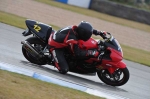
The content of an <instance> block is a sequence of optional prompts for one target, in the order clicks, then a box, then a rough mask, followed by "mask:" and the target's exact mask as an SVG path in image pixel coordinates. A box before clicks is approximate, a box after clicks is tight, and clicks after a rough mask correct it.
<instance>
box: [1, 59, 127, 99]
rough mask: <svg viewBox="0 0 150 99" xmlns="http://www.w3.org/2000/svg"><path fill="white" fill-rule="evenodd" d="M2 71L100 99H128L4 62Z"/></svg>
mask: <svg viewBox="0 0 150 99" xmlns="http://www.w3.org/2000/svg"><path fill="white" fill-rule="evenodd" d="M0 69H1V70H6V71H10V72H15V73H18V74H23V75H26V76H30V77H33V78H35V79H39V80H42V81H45V82H49V83H53V84H57V85H60V86H64V87H68V88H72V89H76V90H80V91H83V92H86V93H88V94H92V95H95V96H99V97H104V98H106V99H128V98H126V97H121V96H118V95H115V94H109V93H106V92H102V91H99V90H95V89H91V88H87V87H85V86H81V85H78V84H74V83H71V82H67V81H63V80H60V79H56V78H53V77H49V76H46V75H42V74H39V73H36V72H34V71H31V70H27V69H24V68H21V67H17V66H14V65H11V64H7V63H3V62H0Z"/></svg>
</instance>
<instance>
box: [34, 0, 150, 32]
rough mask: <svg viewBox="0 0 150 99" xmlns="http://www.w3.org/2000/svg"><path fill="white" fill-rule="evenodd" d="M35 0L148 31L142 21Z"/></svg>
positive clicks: (147, 26)
mask: <svg viewBox="0 0 150 99" xmlns="http://www.w3.org/2000/svg"><path fill="white" fill-rule="evenodd" d="M35 1H38V2H42V3H45V4H48V5H51V6H55V7H58V8H62V9H65V10H69V11H72V12H76V13H80V14H84V15H87V16H91V17H95V18H99V19H102V20H106V21H109V22H113V23H117V24H120V25H124V26H128V27H131V28H136V29H139V30H143V31H146V32H150V25H147V24H143V23H139V22H135V21H130V20H127V19H123V18H119V17H115V16H111V15H107V14H104V13H100V12H96V11H93V10H90V9H85V8H80V7H76V6H71V5H67V4H63V3H59V2H55V1H54V0H35Z"/></svg>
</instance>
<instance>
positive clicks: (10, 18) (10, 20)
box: [0, 11, 59, 30]
mask: <svg viewBox="0 0 150 99" xmlns="http://www.w3.org/2000/svg"><path fill="white" fill-rule="evenodd" d="M26 19H27V18H23V17H19V16H17V15H13V14H9V13H5V12H2V11H0V22H2V23H6V24H9V25H12V26H16V27H19V28H22V29H25V28H26V24H25V20H26ZM50 25H51V26H52V27H53V29H56V30H58V29H59V27H57V26H55V25H52V24H50Z"/></svg>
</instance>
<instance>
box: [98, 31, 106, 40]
mask: <svg viewBox="0 0 150 99" xmlns="http://www.w3.org/2000/svg"><path fill="white" fill-rule="evenodd" d="M98 33H99V35H100V36H101V37H102V38H103V39H106V38H107V37H106V34H107V32H106V31H98Z"/></svg>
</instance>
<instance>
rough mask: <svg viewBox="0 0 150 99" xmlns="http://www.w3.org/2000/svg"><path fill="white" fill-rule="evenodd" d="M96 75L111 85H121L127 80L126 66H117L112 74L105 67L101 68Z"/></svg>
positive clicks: (127, 71)
mask: <svg viewBox="0 0 150 99" xmlns="http://www.w3.org/2000/svg"><path fill="white" fill-rule="evenodd" d="M97 75H98V77H99V78H100V79H101V80H102V81H103V82H104V83H106V84H108V85H111V86H122V85H124V84H125V83H127V81H128V80H129V76H130V74H129V70H128V69H127V67H126V68H118V69H116V70H115V72H114V73H113V74H110V73H109V71H108V70H107V69H102V70H100V71H98V72H97Z"/></svg>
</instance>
